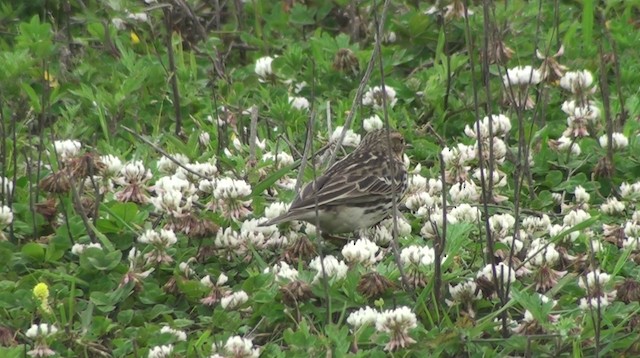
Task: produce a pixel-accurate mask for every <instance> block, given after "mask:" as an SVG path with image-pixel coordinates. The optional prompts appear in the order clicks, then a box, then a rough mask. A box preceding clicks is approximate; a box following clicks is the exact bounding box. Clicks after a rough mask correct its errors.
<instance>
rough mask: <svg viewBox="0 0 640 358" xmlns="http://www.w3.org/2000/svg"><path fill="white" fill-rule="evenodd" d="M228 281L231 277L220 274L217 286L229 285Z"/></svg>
mask: <svg viewBox="0 0 640 358" xmlns="http://www.w3.org/2000/svg"><path fill="white" fill-rule="evenodd" d="M227 281H229V277H227V275H225V274H224V273H220V276H218V279H217V280H216V286H222V285H224V284H225V283H227Z"/></svg>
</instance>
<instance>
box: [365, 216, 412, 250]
mask: <svg viewBox="0 0 640 358" xmlns="http://www.w3.org/2000/svg"><path fill="white" fill-rule="evenodd" d="M396 222H397V228H398V236H399V237H405V236H409V235H410V234H411V224H409V223H408V222H407V221H406V220H405V219H402V218H397V220H396ZM393 225H394V224H393V218H387V219H384V220H382V221H381V222H380V224H379V225H376V226H374V227H371V228H368V229H362V230H360V236H361V237H369V238H371V240H372V241H373V242H375V243H376V244H378V245H386V244H388V243H389V242H391V240H392V239H393Z"/></svg>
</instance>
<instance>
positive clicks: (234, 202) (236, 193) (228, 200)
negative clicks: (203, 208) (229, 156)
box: [213, 177, 252, 220]
mask: <svg viewBox="0 0 640 358" xmlns="http://www.w3.org/2000/svg"><path fill="white" fill-rule="evenodd" d="M250 195H251V186H250V185H249V184H248V183H247V182H246V181H244V180H237V179H232V178H228V177H223V178H220V179H218V181H217V185H216V188H215V189H214V190H213V197H214V199H216V200H217V201H218V204H219V206H220V208H221V210H222V214H223V215H224V216H225V217H227V218H232V219H236V220H237V219H240V218H243V217H245V216H247V215H248V214H249V213H250V212H251V211H250V210H249V208H248V207H249V205H250V204H251V201H252V200H251V199H250V198H247V197H248V196H250Z"/></svg>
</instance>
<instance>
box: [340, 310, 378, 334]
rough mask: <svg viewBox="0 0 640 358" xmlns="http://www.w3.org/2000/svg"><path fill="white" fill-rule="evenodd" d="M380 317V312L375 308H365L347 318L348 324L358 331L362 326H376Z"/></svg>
mask: <svg viewBox="0 0 640 358" xmlns="http://www.w3.org/2000/svg"><path fill="white" fill-rule="evenodd" d="M379 315H380V312H378V311H377V310H376V309H375V308H371V307H369V306H365V307H362V308H360V309H359V310H357V311H354V312H351V313H350V314H349V317H347V323H348V324H350V325H351V326H352V327H353V329H354V330H357V329H358V328H360V327H362V326H371V325H375V324H376V321H377V320H378V316H379Z"/></svg>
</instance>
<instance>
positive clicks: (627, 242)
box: [594, 237, 640, 251]
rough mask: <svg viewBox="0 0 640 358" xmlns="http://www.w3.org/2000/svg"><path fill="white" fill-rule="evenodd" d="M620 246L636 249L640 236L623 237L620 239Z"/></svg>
mask: <svg viewBox="0 0 640 358" xmlns="http://www.w3.org/2000/svg"><path fill="white" fill-rule="evenodd" d="M622 247H624V248H625V249H630V250H637V249H638V247H640V237H625V238H624V240H622ZM594 251H595V250H594Z"/></svg>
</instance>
